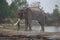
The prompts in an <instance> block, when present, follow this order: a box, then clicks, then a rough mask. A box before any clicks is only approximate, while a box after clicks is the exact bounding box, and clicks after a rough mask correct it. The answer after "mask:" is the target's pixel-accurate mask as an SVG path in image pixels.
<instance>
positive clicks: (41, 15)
mask: <svg viewBox="0 0 60 40" xmlns="http://www.w3.org/2000/svg"><path fill="white" fill-rule="evenodd" d="M18 18H20V19H23V18H24V19H25V31H27V30H28V28H29V30H30V31H31V30H32V28H31V27H32V26H31V24H32V20H37V21H38V23H39V24H40V25H41V31H44V30H45V29H44V25H45V20H46V15H45V12H44V11H43V10H42V9H40V8H38V7H28V8H25V9H21V10H19V12H18ZM18 28H19V22H18Z"/></svg>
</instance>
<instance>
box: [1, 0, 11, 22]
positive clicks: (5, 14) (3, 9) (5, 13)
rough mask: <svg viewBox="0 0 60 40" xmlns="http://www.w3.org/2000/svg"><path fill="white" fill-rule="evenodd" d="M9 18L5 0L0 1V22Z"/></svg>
mask: <svg viewBox="0 0 60 40" xmlns="http://www.w3.org/2000/svg"><path fill="white" fill-rule="evenodd" d="M9 16H10V10H9V6H8V3H7V2H6V0H0V21H1V20H2V19H4V18H6V17H9Z"/></svg>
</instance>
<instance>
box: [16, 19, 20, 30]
mask: <svg viewBox="0 0 60 40" xmlns="http://www.w3.org/2000/svg"><path fill="white" fill-rule="evenodd" d="M20 21H21V20H20V19H18V23H17V26H18V29H17V30H19V29H20Z"/></svg>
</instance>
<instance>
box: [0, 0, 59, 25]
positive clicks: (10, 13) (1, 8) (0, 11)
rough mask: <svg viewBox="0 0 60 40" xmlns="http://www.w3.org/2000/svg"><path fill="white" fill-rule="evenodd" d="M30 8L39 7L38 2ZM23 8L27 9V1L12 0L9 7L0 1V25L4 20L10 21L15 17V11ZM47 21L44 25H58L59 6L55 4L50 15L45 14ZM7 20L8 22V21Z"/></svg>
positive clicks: (2, 0)
mask: <svg viewBox="0 0 60 40" xmlns="http://www.w3.org/2000/svg"><path fill="white" fill-rule="evenodd" d="M31 6H33V7H35V6H36V7H39V6H40V2H35V3H33V4H32V5H31ZM23 7H28V3H27V0H12V3H11V5H8V3H7V2H6V0H0V23H4V22H5V19H9V18H10V19H12V18H16V17H17V12H18V11H17V10H19V9H22V8H23ZM46 15H47V16H48V20H46V23H45V24H46V25H49V26H51V25H58V26H59V25H60V10H59V6H58V5H57V4H56V5H55V8H54V9H53V12H52V13H46ZM10 19H9V20H10Z"/></svg>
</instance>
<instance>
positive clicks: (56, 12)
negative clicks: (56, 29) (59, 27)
mask: <svg viewBox="0 0 60 40" xmlns="http://www.w3.org/2000/svg"><path fill="white" fill-rule="evenodd" d="M53 16H54V21H55V23H56V24H59V23H60V13H59V6H58V5H55V9H54V10H53Z"/></svg>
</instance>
